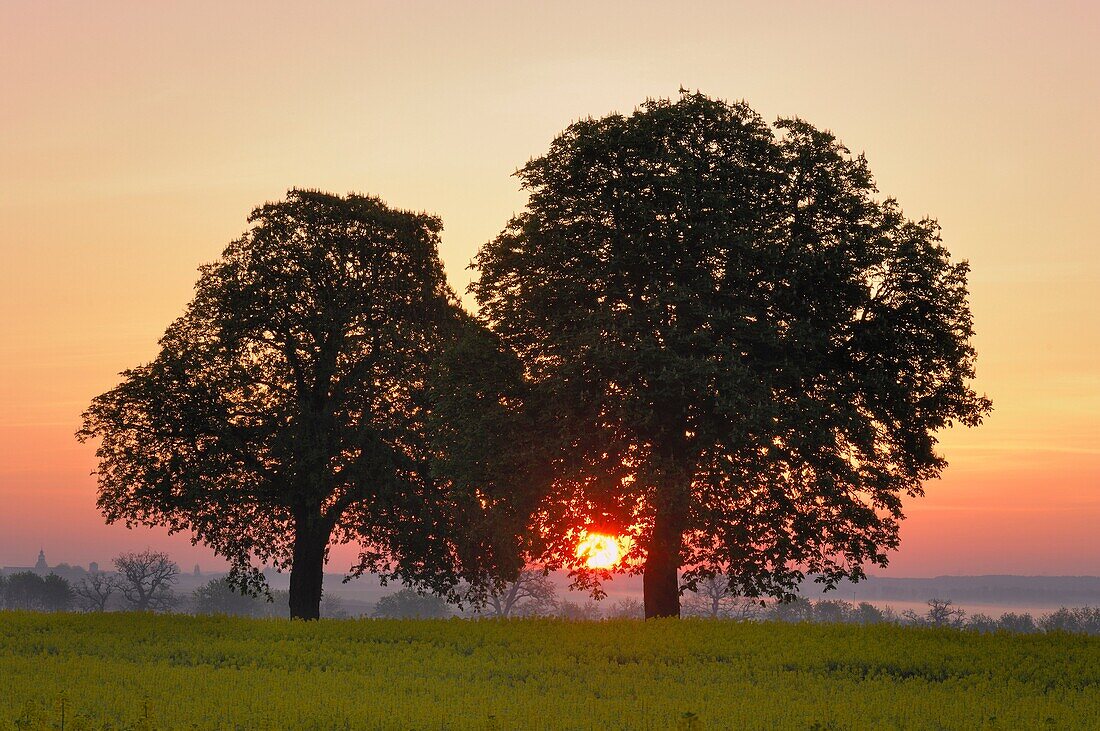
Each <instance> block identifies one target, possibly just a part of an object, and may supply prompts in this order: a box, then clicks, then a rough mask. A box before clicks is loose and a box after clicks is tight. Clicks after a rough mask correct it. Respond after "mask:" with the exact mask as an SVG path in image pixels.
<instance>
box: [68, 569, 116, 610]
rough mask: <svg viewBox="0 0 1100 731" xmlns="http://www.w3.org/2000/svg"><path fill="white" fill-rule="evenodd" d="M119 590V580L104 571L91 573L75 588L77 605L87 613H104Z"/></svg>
mask: <svg viewBox="0 0 1100 731" xmlns="http://www.w3.org/2000/svg"><path fill="white" fill-rule="evenodd" d="M117 589H118V579H117V577H115V576H114V575H113V574H108V573H106V572H103V571H94V572H91V573H89V574H88V575H87V576H85V577H84V578H83V579H81V580H80V581H78V582H77V583H76V584H75V585H74V586H73V593H74V595H75V597H76V605H77V606H78V607H79V608H80V609H82V610H83V611H85V612H103V611H106V609H107V602H109V601H110V599H111V595H112V594H114V593H115V591H116V590H117Z"/></svg>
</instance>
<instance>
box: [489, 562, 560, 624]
mask: <svg viewBox="0 0 1100 731" xmlns="http://www.w3.org/2000/svg"><path fill="white" fill-rule="evenodd" d="M556 595H557V591H556V590H555V588H554V582H553V581H551V580H550V577H549V576H548V575H547V574H546V572H545V571H539V570H537V569H524V570H523V571H521V572H520V573H519V574H518V575H517V576H516V579H515V580H514V581H507V582H503V583H501V584H500V585H498V586H492V587H491V588H490V590H489V592H488V595H487V597H486V600H487V601H486V609H487V610H488V612H487V613H488V614H489V615H490V616H493V617H502V618H507V617H515V616H538V615H547V614H551V613H553V611H554V609H555V607H556V606H557V596H556Z"/></svg>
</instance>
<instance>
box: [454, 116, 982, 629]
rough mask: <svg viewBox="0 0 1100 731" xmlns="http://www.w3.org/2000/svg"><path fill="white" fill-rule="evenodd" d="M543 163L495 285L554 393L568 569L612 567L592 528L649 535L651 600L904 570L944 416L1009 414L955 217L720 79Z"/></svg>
mask: <svg viewBox="0 0 1100 731" xmlns="http://www.w3.org/2000/svg"><path fill="white" fill-rule="evenodd" d="M517 175H518V176H519V178H520V180H521V181H522V185H523V187H524V188H525V189H526V190H527V191H528V193H529V201H528V204H527V208H526V210H525V211H524V212H522V213H521V214H519V215H517V216H516V217H515V218H513V219H512V221H511V222H510V223H509V224H508V226H507V228H506V229H505V230H504V231H503V232H502V233H501V234H500V235H499V236H498V237H497V238H496V239H495V240H493V241H491V242H490V243H488V244H486V245H485V246H484V247H483V248H482V250H481V251H480V252H479V254H478V256H477V259H476V266H477V268H478V269H479V271H480V273H479V278H478V279H477V280H476V281H475V282H474V283H473V284H472V285H471V291H472V292H473V293H474V295H475V296H476V298H477V301H478V303H479V305H480V307H481V313H482V317H483V318H484V320H485V322H486V323H487V325H488V326H489V327H491V329H492V330H493V331H494V332H495V333H496V334H497V335H498V336H499V337H500V338H501V340H502V341H503V343H504V344H505V345H506V346H507V347H509V348H511V349H512V350H513V351H514V352H515V353H516V354H517V355H518V357H519V358H520V359H521V360H522V362H523V364H524V366H525V375H526V377H527V378H528V380H529V382H530V383H531V386H532V388H533V389H534V390H536V391H538V392H539V393H540V394H541V395H540V396H539V398H538V403H540V404H541V405H543V407H544V408H546V409H547V410H548V415H547V418H546V419H545V420H544V421H543V422H541V423H542V424H543V425H544V428H543V431H542V432H541V434H540V436H541V437H542V438H543V440H544V441H545V443H546V444H547V445H548V448H549V449H550V450H552V452H553V455H552V457H551V458H550V459H549V460H548V464H551V465H552V466H553V475H552V480H551V481H550V484H551V487H550V488H549V489H548V490H547V491H546V492H545V493H544V500H543V502H542V504H541V507H540V509H539V510H538V511H536V515H537V522H536V523H537V524H536V526H535V531H534V532H536V533H537V534H540V535H550V536H557V537H558V538H557V540H556V541H550V542H548V544H547V545H546V547H545V552H546V554H547V555H546V556H545V557H542V558H545V562H547V563H551V564H555V563H556V564H558V565H564V566H567V567H569V568H570V569H571V570H572V571H573V575H574V576H575V577H576V579H575V580H576V581H577V582H578V583H581V584H589V585H590V584H592V583H593V582H598V581H599V580H600V579H601V578H602V577H601V576H600V575H598V573H597V574H596V575H592V572H590V571H588V570H587V569H586V568H585V567H584V566H583V565H580V564H579V562H578V561H577V559H576V557H575V555H574V553H573V543H574V542H575V537H576V535H577V533H578V532H579V531H581V530H590V531H591V530H595V531H597V532H601V533H616V534H619V535H621V536H626V537H629V538H630V539H631V545H632V548H631V550H630V551H629V552H628V554H627V555H626V557H625V559H624V561H623V563H622V565H621V566H620V567H619V569H618V570H619V571H626V572H631V573H641V574H642V577H643V590H644V602H645V606H646V616H647V617H656V616H676V615H678V614H679V609H680V594H681V592H682V591H683V590H684V589H691V588H693V587H694V586H695V585H696V583H697V582H698V580H699V579H701V578H705V577H707V576H710V575H714V574H718V573H722V574H725V575H726V576H727V578H728V580H729V582H730V586H731V587H732V588H733V590H734V591H735V593H737V594H739V595H742V596H747V597H759V596H774V597H778V598H786V599H789V598H791V597H792V596H793V595H794V594H795V592H796V591H797V587H798V586H799V584H800V583H801V581H802V580H803V578H804V577H806V576H807V575H812V576H813V577H814V579H815V580H816V581H819V582H821V583H823V584H824V585H825V587H826V588H830V587H833V586H835V585H836V584H837V583H838V582H839V581H841V580H842V579H844V578H850V579H853V580H858V579H860V578H863V577H864V576H865V573H864V566H865V565H866V564H872V565H877V566H885V565H886V563H887V551H889V550H891V549H894V548H896V547H897V545H898V522H899V521H900V520H901V518H902V517H903V516H902V497H903V496H905V495H909V496H917V495H920V494H921V492H922V483H923V481H925V480H929V479H932V478H935V477H937V476H938V475H939V474H940V473H941V472H942V470H943V469H944V467H945V466H946V462H945V461H944V459H943V458H942V456H940V455H939V454H937V452H936V450H935V445H936V438H935V436H934V435H935V433H936V432H937V431H938V430H940V429H943V428H945V427H947V426H950V425H952V424H954V423H958V424H963V425H966V426H974V425H977V424H979V423H980V422H981V420H982V417H983V415H984V414H986V413H987V412H988V411H989V409H990V408H991V405H990V402H989V401H988V400H987V399H986V398H984V397H981V396H979V395H977V394H976V393H975V392H974V391H973V390H972V389H971V388H970V387H969V385H968V384H969V381H970V379H972V378H973V375H974V362H975V351H974V349H973V347H972V346H971V344H970V339H971V336H972V334H973V330H972V321H971V314H970V310H969V305H968V302H967V296H968V295H967V284H966V281H967V272H968V267H967V264H966V263H965V262H963V263H956V262H953V261H952V260H951V257H950V255H949V252H948V251H947V250H946V249H945V248H944V247H943V246H942V244H941V242H940V235H939V228H938V226H937V224H936V223H935V222H934V221H931V220H927V219H926V220H921V221H911V220H909V219H907V218H906V217H905V216H904V215H903V214H902V212H901V210H900V208H899V206H898V205H897V203H896V202H895V201H893V200H892V199H886V200H882V201H880V200H878V199H877V198H876V196H875V194H876V189H875V186H874V182H873V178H872V176H871V173H870V170H869V168H868V166H867V163H866V161H865V159H864V158H863V157H862V156H856V157H853V156H851V155H850V154H849V152H848V150H847V149H846V148H845V147H844V146H843V145H842V144H841V143H840V142H838V141H837V140H836V138H835V137H834V136H833V135H832V134H830V133H828V132H825V131H822V130H819V129H817V128H815V127H813V126H812V125H810V124H809V123H807V122H804V121H802V120H799V119H781V120H779V121H778V122H776V123H775V125H774V126H770V125H768V124H767V123H766V122H765V121H764V120H763V119H762V118H761V117H760V116H759V115H758V114H757V113H756V112H754V111H753V110H752V109H750V108H749V107H748V106H747V105H745V104H743V103H737V104H729V103H725V102H722V101H718V100H713V99H710V98H707V97H705V96H703V95H701V94H693V95H684V96H683V97H682V98H681V99H680V100H679V101H678V102H675V103H673V102H670V101H666V100H652V101H648V102H646V103H645V104H643V105H642V106H641V107H640V108H639V109H637V110H636V111H635V112H634V113H633V114H632V115H629V116H623V115H611V116H608V117H604V118H602V119H587V120H583V121H580V122H576V123H574V124H572V125H570V126H569V127H568V128H567V129H566V130H565V131H564V132H563V133H562V134H561V135H560V136H559V137H558V138H557V139H555V140H554V141H553V143H552V144H551V146H550V150H549V152H548V153H547V154H546V155H544V156H542V157H538V158H536V159H533V160H531V161H530V162H528V163H527V164H526V165H525V166H523V168H521V169H520V170H519V172H518V173H517ZM680 569H684V571H683V575H682V577H678V572H679V570H680Z"/></svg>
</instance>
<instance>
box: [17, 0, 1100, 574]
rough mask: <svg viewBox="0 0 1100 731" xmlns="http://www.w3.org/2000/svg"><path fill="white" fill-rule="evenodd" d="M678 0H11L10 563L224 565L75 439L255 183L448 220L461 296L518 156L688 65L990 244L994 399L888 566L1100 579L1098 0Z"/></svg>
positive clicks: (971, 242)
mask: <svg viewBox="0 0 1100 731" xmlns="http://www.w3.org/2000/svg"><path fill="white" fill-rule="evenodd" d="M673 5H674V4H673V3H667V4H651V3H639V2H631V3H607V4H601V3H595V2H592V1H591V0H588V1H585V2H554V3H541V4H537V5H536V4H528V3H515V2H507V3H493V4H490V3H477V4H474V3H469V4H466V3H458V2H453V3H442V2H441V3H417V2H412V3H409V2H400V3H399V2H385V3H382V2H378V3H258V2H253V3H239V4H236V3H225V2H206V3H200V2H189V3H178V4H172V5H170V4H166V3H139V2H134V3H110V2H95V3H89V2H70V3H63V2H49V3H45V2H37V1H34V0H23V1H20V0H8V2H4V3H3V4H0V565H29V564H31V563H33V561H34V558H35V556H36V554H37V552H38V549H39V548H40V547H44V548H45V549H46V553H47V557H48V559H49V560H50V562H51V563H56V562H58V561H67V562H74V563H75V562H79V563H85V564H86V563H87V562H88V561H90V560H96V561H99V562H100V563H106V562H108V561H109V560H110V558H111V557H112V556H114V555H115V554H117V553H118V552H119V551H121V550H125V549H133V548H144V547H145V546H147V545H148V546H153V547H160V548H166V549H167V550H169V551H170V552H171V553H172V554H173V556H174V557H176V558H177V559H178V560H180V562H181V563H183V564H184V565H186V566H190V565H191V564H192V563H195V562H198V563H201V564H202V565H203V567H204V568H210V569H214V568H217V567H219V566H220V565H221V563H220V561H218V560H217V559H215V558H213V557H212V555H211V554H210V553H209V552H208V551H206V550H205V549H202V548H192V547H190V545H189V542H188V540H187V539H186V538H185V537H180V536H175V537H171V538H169V537H166V536H165V535H164V533H163V532H162V531H151V530H145V529H142V530H136V531H127V530H126V529H125V528H123V527H120V526H110V527H108V526H105V525H104V524H103V520H102V518H101V517H100V515H99V514H98V512H97V511H96V509H95V482H94V478H92V477H91V476H89V472H90V471H91V469H92V468H93V467H94V463H95V462H94V455H93V449H92V448H91V447H90V446H81V445H78V444H77V443H76V441H75V440H74V439H73V437H72V434H73V431H74V430H75V429H76V428H77V425H78V423H79V415H80V412H81V411H82V409H83V408H84V407H85V406H86V405H87V403H88V401H89V400H90V399H91V398H92V397H93V396H95V395H96V394H98V393H100V392H102V391H104V390H106V389H108V388H110V387H111V386H113V385H114V384H115V383H117V381H118V376H117V373H118V371H120V370H122V369H124V368H127V367H130V366H133V365H136V364H138V363H140V362H142V361H146V360H148V359H150V358H151V357H152V356H153V355H154V353H155V352H156V341H157V338H158V337H159V336H160V334H161V333H162V332H163V330H164V328H165V326H166V325H167V324H168V323H169V322H170V321H171V320H172V319H173V318H174V317H176V316H177V315H178V314H180V312H181V311H182V309H183V307H184V305H185V303H186V302H187V301H188V300H189V299H190V296H191V293H192V287H193V285H194V282H195V279H196V267H198V265H199V264H201V263H203V262H207V261H210V260H212V259H214V258H215V257H216V256H218V254H219V253H220V251H221V249H222V247H223V246H224V245H225V244H226V243H228V242H229V241H230V240H231V239H232V238H234V237H236V236H238V235H239V234H240V233H241V232H242V231H243V230H244V229H245V217H246V215H247V214H248V212H249V211H250V210H251V209H252V207H253V206H255V205H257V204H259V203H262V202H263V201H265V200H274V199H278V198H281V197H282V196H283V194H284V193H285V191H286V189H287V188H289V187H293V186H300V187H314V188H322V189H325V190H329V191H334V192H338V193H345V192H348V191H360V192H368V193H374V194H378V195H381V196H383V197H384V198H385V199H386V200H387V201H388V202H389V203H390V204H391V205H396V206H401V207H409V208H416V209H425V210H428V211H432V212H434V213H437V214H439V215H441V216H442V218H443V221H444V225H445V226H446V230H445V232H444V235H443V251H442V254H443V258H444V260H445V262H446V265H447V271H448V274H449V276H450V278H451V282H452V285H453V286H454V287H455V288H456V289H458V290H460V291H461V290H464V288H465V286H466V284H467V282H468V281H469V279H470V276H471V272H469V271H467V269H466V266H467V264H468V263H469V262H470V260H471V258H472V256H473V255H474V253H475V251H476V250H477V248H478V246H480V245H481V244H482V243H483V242H485V241H486V240H488V239H489V238H491V237H492V236H494V235H495V234H496V233H497V232H498V231H499V230H500V229H501V228H502V227H503V225H504V223H505V222H506V220H507V219H508V217H509V216H510V215H511V214H512V213H513V212H515V211H517V210H519V209H520V208H521V207H522V205H523V196H522V194H521V193H520V192H519V191H518V189H517V181H516V179H515V178H513V177H510V175H511V173H512V172H513V171H514V170H515V169H516V168H517V167H518V166H520V165H521V164H522V163H523V162H525V161H526V160H527V159H528V158H530V157H531V156H533V155H536V154H540V153H541V152H543V151H545V149H546V148H547V146H548V145H549V142H550V140H551V139H552V137H553V136H554V134H555V133H557V132H559V131H560V130H561V129H563V128H564V127H565V126H566V125H567V124H568V123H569V122H570V121H572V120H575V119H577V118H580V117H585V116H588V115H602V114H605V113H608V112H611V111H622V112H629V111H630V110H631V109H632V108H633V107H634V106H635V105H636V104H637V103H638V102H640V101H642V100H644V99H645V98H646V97H647V96H665V97H667V96H675V94H676V90H677V88H678V87H679V85H681V84H683V85H684V86H686V87H689V88H691V89H696V88H698V89H700V90H702V91H703V92H705V93H707V94H710V95H714V96H721V97H724V98H727V99H745V100H746V101H748V102H749V104H751V105H752V106H753V107H754V108H756V109H757V110H758V111H760V112H761V113H762V114H764V116H765V117H767V118H769V119H774V118H775V117H777V116H779V115H800V116H802V117H804V118H806V119H808V120H810V121H811V122H813V123H815V124H817V125H820V126H823V127H827V128H829V129H832V130H833V131H835V132H836V133H837V134H838V135H839V136H840V137H841V139H843V140H844V141H845V142H846V143H847V144H848V145H849V146H850V147H851V148H852V149H853V150H854V151H857V152H858V151H863V152H865V153H866V154H867V157H868V158H869V160H870V164H871V168H872V170H873V171H875V174H876V176H877V179H878V182H879V187H880V189H881V190H882V191H883V192H884V193H888V194H890V195H894V196H896V197H897V198H898V199H899V200H900V202H901V204H902V206H903V207H904V208H905V210H906V211H907V213H908V214H909V215H910V216H912V217H921V216H924V215H931V216H935V217H937V218H938V219H939V220H940V222H941V223H942V225H943V228H944V236H945V241H946V244H947V246H948V248H949V249H950V250H951V251H952V252H953V254H954V255H955V256H956V257H958V258H966V259H969V260H970V261H971V264H972V266H973V274H972V278H971V291H972V305H973V309H974V313H975V317H976V325H977V330H978V337H977V341H976V344H977V348H978V353H979V359H978V367H979V379H978V383H977V386H978V389H979V390H981V391H984V392H986V393H987V394H988V395H990V396H991V397H992V398H993V399H994V403H995V411H994V413H993V415H992V417H991V418H990V419H989V420H988V421H987V423H986V425H985V426H983V427H981V428H979V429H976V430H972V431H969V432H967V431H954V432H950V433H946V434H944V435H943V443H942V444H943V449H944V451H945V453H946V455H947V457H948V459H949V460H950V462H951V467H950V468H949V469H948V471H947V473H946V475H945V477H944V478H943V479H942V480H940V481H937V482H933V483H930V484H929V485H928V486H927V491H928V495H927V497H926V498H924V499H922V500H914V501H910V502H909V503H908V510H907V512H908V514H909V516H910V517H909V520H908V521H907V522H906V524H905V526H904V528H903V533H902V539H903V546H902V549H901V551H900V552H899V553H897V554H896V555H895V556H894V558H893V564H892V566H891V568H890V569H889V571H888V573H889V574H891V575H894V576H927V575H937V574H947V573H953V574H976V573H1021V574H1022V573H1027V574H1100V538H1097V534H1098V532H1100V531H1098V526H1100V358H1098V356H1100V348H1098V336H1100V304H1098V299H1097V293H1098V291H1100V248H1098V244H1100V166H1098V162H1100V132H1098V130H1100V80H1098V77H1097V69H1100V3H1091V2H1085V1H1082V2H1079V3H1069V2H1063V3H1056V2H1034V3H1020V2H1007V1H1002V2H989V3H976V2H975V3H970V2H968V3H957V2H943V3H936V2H912V3H908V4H903V3H901V2H890V3H882V2H867V3H843V2H835V3H833V2H831V3H819V2H806V3H784V4H783V5H784V7H783V8H782V9H771V8H767V7H765V6H767V5H769V3H759V2H754V3H743V4H738V3H728V2H714V3H691V4H690V7H688V6H685V7H672V6H673ZM675 5H680V4H679V3H677V4H675ZM351 555H352V552H351V551H350V550H346V549H338V550H337V551H336V552H335V553H334V556H335V558H336V559H337V561H336V563H335V564H334V565H333V567H332V570H340V569H342V568H344V567H345V565H346V563H347V562H348V561H349V560H350V556H351Z"/></svg>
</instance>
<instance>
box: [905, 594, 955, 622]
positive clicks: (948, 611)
mask: <svg viewBox="0 0 1100 731" xmlns="http://www.w3.org/2000/svg"><path fill="white" fill-rule="evenodd" d="M954 604H955V603H954V602H953V601H951V600H950V599H938V598H932V599H929V600H928V611H927V612H925V613H924V614H923V615H918V614H917V613H916V612H914V611H913V610H911V609H910V610H907V611H905V612H903V613H902V617H904V618H905V620H906V621H907V622H909V623H910V624H917V625H923V626H925V627H956V628H957V627H962V626H963V624H964V622H965V621H966V610H965V609H962V608H960V607H956V606H954Z"/></svg>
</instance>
